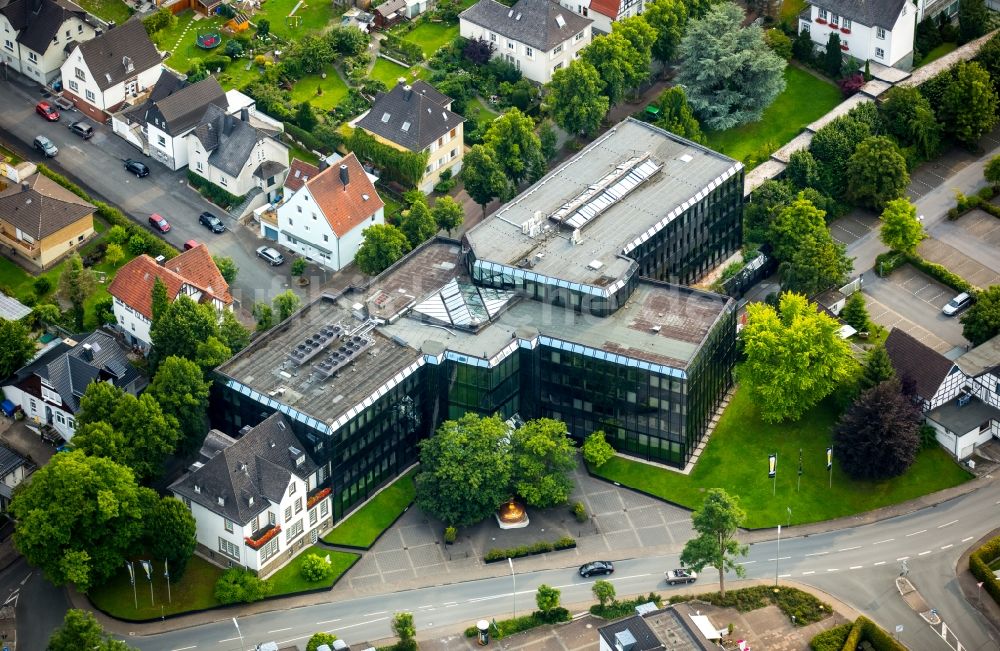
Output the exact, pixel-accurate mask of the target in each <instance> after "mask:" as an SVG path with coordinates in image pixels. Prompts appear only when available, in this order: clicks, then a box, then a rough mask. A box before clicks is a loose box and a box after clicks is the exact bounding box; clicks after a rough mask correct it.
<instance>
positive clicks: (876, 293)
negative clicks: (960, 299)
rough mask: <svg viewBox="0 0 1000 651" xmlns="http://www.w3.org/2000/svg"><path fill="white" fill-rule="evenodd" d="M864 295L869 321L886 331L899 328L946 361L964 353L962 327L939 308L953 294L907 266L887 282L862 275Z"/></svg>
mask: <svg viewBox="0 0 1000 651" xmlns="http://www.w3.org/2000/svg"><path fill="white" fill-rule="evenodd" d="M864 293H865V297H866V300H867V304H868V314H869V316H870V317H871V319H872V321H874V322H875V323H877V324H879V325H881V326H883V327H886V328H901V329H902V330H905V331H906V332H907V333H908V334H910V335H912V336H913V337H915V338H916V339H918V340H919V341H921V342H923V343H924V344H926V345H928V346H930V347H931V348H933V349H934V350H936V351H938V352H939V353H941V354H943V355H947V356H948V357H956V356H957V355H958V354H960V353H962V352H964V351H965V346H966V344H967V343H968V342H967V341H966V339H965V337H963V336H962V324H961V323H960V322H959V320H958V319H956V318H954V317H946V316H945V315H943V314H942V313H941V308H942V307H944V305H945V304H946V303H947V302H948V301H950V300H951V298H952V297H953V296H954V295H955V290H953V289H951V288H950V287H947V286H945V285H942V284H941V283H939V282H937V281H935V280H932V279H931V278H929V277H928V276H927V275H926V274H924V273H922V272H920V271H918V270H917V269H915V268H914V267H911V266H910V265H903V266H902V267H900V268H899V269H897V270H896V271H894V272H893V273H892V274H891V275H890V276H889V277H888V278H880V277H878V276H877V275H876V274H874V273H868V274H865V282H864Z"/></svg>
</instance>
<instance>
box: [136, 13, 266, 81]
mask: <svg viewBox="0 0 1000 651" xmlns="http://www.w3.org/2000/svg"><path fill="white" fill-rule="evenodd" d="M224 22H225V20H224V19H223V18H221V17H219V16H213V17H212V18H202V19H200V20H195V13H194V12H193V11H191V10H190V9H188V10H185V11H182V12H181V13H179V14H177V21H176V22H175V24H174V26H173V27H169V28H167V29H163V30H160V31H158V32H156V33H155V34H153V42H155V43H156V46H157V47H158V48H159V49H161V50H169V51H170V56H169V57H167V59H166V60H165V63H166V64H167V65H168V66H170V67H171V68H173V69H174V70H176V71H178V72H181V73H186V72H187V71H188V69H190V67H191V61H192V60H193V59H204V58H205V57H207V56H210V55H213V54H225V47H226V46H225V41H226V39H227V38H228V35H227V34H223V35H222V41H223V44H222V45H220V46H219V47H217V48H214V49H212V50H203V49H201V48H200V47H198V44H197V43H196V39H197V37H198V33H199V32H205V31H209V30H213V29H214V30H219V29H221V28H222V24H223V23H224ZM189 27H190V29H188V28H189ZM185 30H187V31H186V32H185ZM182 35H183V36H182ZM234 65H240V63H239V62H237V63H235V64H234ZM243 65H246V62H245V61H244V62H243ZM231 67H232V66H231ZM213 72H214V71H213ZM255 74H256V73H255Z"/></svg>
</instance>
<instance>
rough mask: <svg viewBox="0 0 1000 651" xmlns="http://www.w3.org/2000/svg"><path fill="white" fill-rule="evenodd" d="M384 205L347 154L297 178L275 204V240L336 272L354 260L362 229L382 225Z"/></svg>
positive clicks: (366, 178) (359, 244)
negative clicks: (298, 181) (296, 184)
mask: <svg viewBox="0 0 1000 651" xmlns="http://www.w3.org/2000/svg"><path fill="white" fill-rule="evenodd" d="M384 208H385V203H384V202H383V201H382V199H381V198H380V197H379V196H378V192H376V191H375V186H374V185H373V184H372V182H371V180H370V179H369V178H368V176H367V175H366V174H365V170H364V169H363V168H362V167H361V163H359V162H358V159H357V157H356V156H355V155H354V154H353V153H350V154H348V155H347V156H345V157H344V158H342V159H340V162H339V165H332V166H330V167H327V168H326V169H325V170H323V171H322V172H319V173H318V174H316V175H314V176H311V177H309V178H307V179H305V180H304V181H302V185H301V187H300V188H299V189H298V190H296V191H295V192H294V194H292V195H291V197H286V198H285V201H284V203H282V204H281V205H280V206H278V211H277V212H278V215H277V216H278V230H279V232H280V233H281V236H282V237H281V240H280V241H281V243H282V244H284V245H285V246H286V247H288V248H289V249H291V250H292V251H295V252H296V253H298V254H299V255H302V256H304V257H306V258H308V259H310V260H313V261H314V262H317V263H319V264H321V265H323V266H324V267H326V268H327V269H330V270H332V271H338V270H339V269H342V268H343V267H346V266H347V265H349V264H350V263H351V262H352V261H353V260H354V255H355V254H356V253H357V252H358V247H360V246H361V243H362V242H363V241H364V235H362V231H364V229H366V228H368V227H369V226H371V225H372V224H384V223H385V219H384ZM261 235H264V226H263V225H262V228H261Z"/></svg>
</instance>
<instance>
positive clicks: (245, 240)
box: [0, 75, 291, 309]
mask: <svg viewBox="0 0 1000 651" xmlns="http://www.w3.org/2000/svg"><path fill="white" fill-rule="evenodd" d="M13 76H14V75H12V77H13ZM39 99H41V95H40V93H39V92H38V86H37V85H23V84H22V83H19V82H15V81H2V80H0V140H3V141H5V142H9V144H10V145H11V146H12V148H14V149H15V150H16V151H17V152H18V153H19V154H23V155H26V157H27V158H28V159H30V160H32V161H35V162H45V163H46V164H47V165H49V166H51V167H52V168H53V169H55V170H56V171H58V172H60V173H61V174H63V175H65V176H67V177H68V178H70V179H72V180H74V181H75V182H77V183H78V184H79V185H81V186H82V187H84V188H85V189H86V190H87V191H88V192H89V193H91V194H92V195H93V196H94V197H95V198H100V199H103V200H104V201H106V202H108V203H110V204H112V205H115V206H118V207H119V208H121V209H122V210H123V211H124V212H125V213H126V214H127V215H128V216H129V217H131V218H132V219H134V220H135V221H136V222H138V223H139V224H142V225H143V226H146V227H148V221H147V220H148V218H149V215H150V214H152V213H154V212H155V213H158V214H160V215H163V216H164V217H166V218H167V220H168V221H169V222H170V225H171V229H172V230H171V231H170V233H167V234H166V235H161V237H165V238H166V239H167V241H169V242H170V243H171V244H173V245H174V246H176V247H177V248H178V249H180V248H181V247H182V245H183V244H184V242H186V241H187V240H192V239H193V240H197V241H199V242H205V243H206V244H207V245H208V247H209V250H211V252H212V254H213V255H222V256H229V257H231V258H233V260H234V261H235V262H236V265H237V266H238V267H239V274H238V275H237V278H236V281H235V283H233V286H232V288H231V292H232V294H233V297H234V298H236V299H237V300H238V301H240V303H241V305H242V306H244V307H245V308H246V309H250V307H251V306H252V305H253V302H254V301H255V300H264V301H268V302H269V301H270V300H271V299H272V298H273V297H274V296H275V295H276V294H279V293H281V292H283V291H285V290H286V289H288V288H289V287H290V286H291V285H290V281H289V276H288V274H289V273H290V269H289V267H290V265H287V264H286V265H284V266H282V267H269V266H268V265H267V264H265V263H264V262H263V261H262V260H260V259H258V258H257V257H256V254H255V249H256V248H257V247H258V246H260V245H261V244H262V241H260V240H259V239H258V238H257V237H256V234H255V233H254V232H253V231H252V230H251V229H249V228H247V227H244V226H242V225H240V224H238V223H237V222H236V221H235V220H234V219H232V217H231V216H229V215H228V214H226V213H225V212H224V211H222V210H221V209H220V208H218V207H217V206H214V205H212V204H210V203H209V202H207V201H205V200H204V199H203V198H202V197H201V195H199V194H198V193H197V192H195V191H194V190H192V189H191V188H189V187H188V186H187V171H186V169H184V170H180V171H177V172H172V171H170V170H169V169H167V168H166V167H165V166H163V165H161V164H160V163H157V162H155V161H153V160H152V159H149V158H147V157H146V156H143V154H142V152H141V151H139V150H137V149H136V148H134V147H133V146H132V145H130V144H128V143H127V142H125V140H123V139H122V138H119V137H118V136H116V135H115V134H114V133H113V132H112V130H111V127H108V126H105V125H103V124H100V125H98V124H95V125H94V129H95V134H94V137H93V138H91V139H90V140H83V139H81V138H80V137H79V136H76V135H74V134H72V133H70V131H69V129H68V128H67V125H68V124H70V123H71V122H73V121H75V120H79V119H82V118H84V117H85V116H83V114H82V113H79V112H78V111H75V110H73V111H68V112H65V113H64V114H63V116H62V119H61V120H60V121H59V122H54V123H49V122H46V121H44V120H43V119H42V118H41V117H39V116H38V115H36V114H35V111H34V106H35V102H37V101H38V100H39ZM88 122H90V123H91V124H94V122H93V121H92V120H88ZM38 135H44V136H47V137H48V138H49V139H50V140H52V141H53V142H54V143H55V144H56V146H57V147H58V148H59V154H58V155H57V156H56V157H55V158H53V159H49V160H46V159H45V158H44V156H42V155H40V154H41V152H38V151H36V150H34V149H33V148H32V142H33V141H34V138H35V136H38ZM126 158H134V159H137V160H142V161H143V162H145V163H146V164H147V165H149V167H150V170H151V173H150V175H149V176H147V177H146V178H142V179H139V178H136V177H135V176H134V175H132V174H129V173H127V172H126V171H125V169H124V167H123V165H122V161H123V160H124V159H126ZM205 210H208V211H209V212H212V213H214V214H216V215H218V216H219V217H221V218H222V219H223V221H224V222H225V223H226V226H227V227H228V228H229V229H230V230H229V231H227V232H225V233H222V234H219V235H216V234H213V233H212V232H211V231H209V230H208V229H207V228H205V227H203V226H201V225H200V224H199V223H198V215H200V214H201V213H202V211H205Z"/></svg>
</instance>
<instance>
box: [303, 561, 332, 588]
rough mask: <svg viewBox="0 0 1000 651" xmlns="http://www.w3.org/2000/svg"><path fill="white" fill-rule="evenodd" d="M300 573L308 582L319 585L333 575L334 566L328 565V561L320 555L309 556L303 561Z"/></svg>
mask: <svg viewBox="0 0 1000 651" xmlns="http://www.w3.org/2000/svg"><path fill="white" fill-rule="evenodd" d="M299 572H300V573H301V574H302V578H303V579H305V580H306V581H309V582H310V583H318V582H320V581H326V580H327V579H329V578H330V577H331V576H332V575H333V565H331V564H330V563H327V562H326V559H325V558H323V557H322V556H320V555H319V554H308V555H306V557H305V559H303V560H302V567H301V568H300V570H299Z"/></svg>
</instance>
